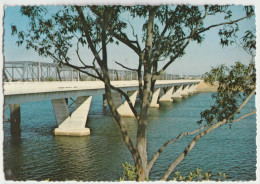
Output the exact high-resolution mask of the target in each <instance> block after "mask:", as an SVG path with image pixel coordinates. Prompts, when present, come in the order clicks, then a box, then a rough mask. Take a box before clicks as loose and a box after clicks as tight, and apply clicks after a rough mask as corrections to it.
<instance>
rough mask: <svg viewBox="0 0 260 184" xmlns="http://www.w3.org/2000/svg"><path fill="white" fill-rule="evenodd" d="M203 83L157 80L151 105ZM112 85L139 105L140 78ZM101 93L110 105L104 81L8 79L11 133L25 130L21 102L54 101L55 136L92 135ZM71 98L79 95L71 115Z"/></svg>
mask: <svg viewBox="0 0 260 184" xmlns="http://www.w3.org/2000/svg"><path fill="white" fill-rule="evenodd" d="M199 82H200V81H199V80H159V81H157V82H156V85H155V90H154V93H153V96H152V101H151V105H150V107H151V108H159V104H158V101H160V102H173V99H176V98H177V99H178V98H182V97H183V96H188V95H190V94H191V93H194V92H196V85H197V84H198V83H199ZM112 85H114V86H115V87H119V88H120V89H121V90H123V91H125V92H127V94H128V95H129V98H130V100H131V102H132V103H133V105H134V104H135V101H136V97H137V95H138V81H112ZM97 94H99V95H103V105H104V106H106V99H105V95H104V94H105V89H104V84H103V82H101V81H76V82H75V81H74V82H65V81H59V82H5V83H4V105H8V106H9V107H10V118H8V116H6V115H5V114H4V116H5V119H8V121H10V122H11V132H21V112H20V104H21V103H26V102H33V101H41V100H51V101H52V105H53V109H54V113H55V117H56V121H57V125H58V127H57V128H56V129H55V130H54V134H55V135H69V136H85V135H90V129H89V128H86V127H85V126H86V122H87V117H88V112H89V109H90V106H91V100H92V96H93V95H97ZM112 97H113V99H114V101H115V105H116V108H117V110H118V112H119V114H120V115H121V116H125V117H134V114H133V113H132V111H131V109H130V107H129V105H128V103H127V102H126V101H125V102H124V101H123V99H122V98H121V95H120V94H119V93H117V92H115V91H114V92H113V94H112ZM68 98H76V100H75V101H73V104H74V105H75V106H74V109H73V112H72V113H71V114H70V112H69V107H70V105H68ZM6 109H7V108H6ZM6 109H5V110H6Z"/></svg>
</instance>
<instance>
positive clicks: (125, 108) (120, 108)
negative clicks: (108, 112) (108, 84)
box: [112, 91, 138, 117]
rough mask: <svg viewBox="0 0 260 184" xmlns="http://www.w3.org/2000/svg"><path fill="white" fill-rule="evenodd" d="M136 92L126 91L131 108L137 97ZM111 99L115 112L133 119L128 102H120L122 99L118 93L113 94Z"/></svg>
mask: <svg viewBox="0 0 260 184" xmlns="http://www.w3.org/2000/svg"><path fill="white" fill-rule="evenodd" d="M137 93H138V91H128V92H127V95H128V96H129V99H130V101H131V103H132V104H133V106H134V105H135V101H136V97H137ZM112 98H113V100H114V103H115V106H116V108H117V112H118V113H119V114H120V115H121V116H124V117H134V116H135V115H134V113H133V112H132V110H131V108H130V106H129V104H128V102H127V101H126V100H125V102H124V103H123V102H122V98H121V95H120V93H113V94H112Z"/></svg>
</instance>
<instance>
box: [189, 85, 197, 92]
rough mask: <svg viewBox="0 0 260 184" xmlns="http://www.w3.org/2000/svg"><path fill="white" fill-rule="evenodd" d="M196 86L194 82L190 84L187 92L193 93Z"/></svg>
mask: <svg viewBox="0 0 260 184" xmlns="http://www.w3.org/2000/svg"><path fill="white" fill-rule="evenodd" d="M196 86H197V85H195V84H192V85H191V86H190V88H189V93H190V94H193V93H196Z"/></svg>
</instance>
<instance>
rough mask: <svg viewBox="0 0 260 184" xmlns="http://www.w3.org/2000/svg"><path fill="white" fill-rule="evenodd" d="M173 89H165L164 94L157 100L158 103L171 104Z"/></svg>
mask: <svg viewBox="0 0 260 184" xmlns="http://www.w3.org/2000/svg"><path fill="white" fill-rule="evenodd" d="M173 89H174V87H168V88H167V89H166V92H165V94H163V95H162V96H161V98H160V99H159V101H160V102H173V99H172V93H173Z"/></svg>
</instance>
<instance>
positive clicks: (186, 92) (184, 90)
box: [181, 85, 190, 97]
mask: <svg viewBox="0 0 260 184" xmlns="http://www.w3.org/2000/svg"><path fill="white" fill-rule="evenodd" d="M189 87H190V85H187V86H185V87H184V88H183V90H182V91H181V95H182V96H184V97H185V96H189Z"/></svg>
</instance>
